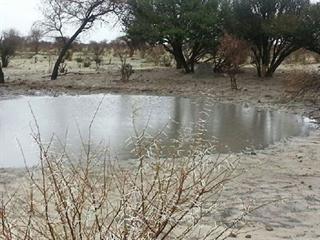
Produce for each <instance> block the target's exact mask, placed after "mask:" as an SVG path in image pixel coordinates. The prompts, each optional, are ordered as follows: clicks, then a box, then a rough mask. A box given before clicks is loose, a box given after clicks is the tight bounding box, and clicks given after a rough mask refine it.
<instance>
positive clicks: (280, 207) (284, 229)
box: [0, 69, 320, 240]
mask: <svg viewBox="0 0 320 240" xmlns="http://www.w3.org/2000/svg"><path fill="white" fill-rule="evenodd" d="M19 78H20V79H19ZM285 78H286V72H280V73H278V74H276V76H275V77H274V78H273V79H270V80H265V81H260V80H259V79H257V78H256V77H255V75H254V72H253V71H252V70H251V69H246V71H245V73H244V74H241V75H239V77H238V81H239V87H240V90H239V91H236V92H235V91H231V90H230V86H229V80H228V78H227V77H226V76H223V75H214V76H211V75H210V76H208V75H196V74H195V75H185V74H182V73H180V72H177V71H176V70H173V69H154V70H143V71H136V73H135V74H134V76H133V78H132V80H131V81H130V82H129V83H122V82H119V81H118V80H117V79H119V76H118V75H117V74H115V73H114V72H108V71H106V72H101V73H89V74H80V75H79V74H68V75H66V76H63V77H61V78H60V79H59V80H58V81H54V82H52V81H48V80H47V78H43V77H42V76H41V75H34V76H32V75H30V76H26V77H25V78H22V77H21V76H20V77H17V76H14V77H11V78H10V80H8V81H7V83H6V84H4V85H3V86H0V96H1V97H12V96H18V95H50V96H57V95H60V94H71V95H73V94H74V95H76V94H90V93H125V94H154V95H176V96H210V97H212V98H213V99H214V100H216V101H220V102H230V103H248V104H253V105H255V106H259V107H262V108H269V109H274V110H281V111H289V112H293V113H299V114H302V115H305V116H310V115H311V116H312V115H313V116H314V117H318V116H319V115H317V114H319V113H318V112H319V111H318V110H319V109H320V106H319V103H317V102H314V101H313V100H312V99H308V98H306V99H299V100H292V99H290V98H287V92H286V80H285ZM31 79H32V80H31ZM241 168H243V169H245V170H246V171H245V172H244V173H243V174H242V175H241V176H240V177H238V178H236V179H235V180H234V181H233V182H232V183H231V184H230V185H227V186H226V188H225V191H224V195H223V198H224V199H227V200H228V202H229V203H230V205H229V206H228V207H227V208H226V211H225V216H226V217H230V216H232V215H233V214H234V212H237V211H236V210H235V209H239V208H241V207H242V206H243V204H250V203H251V202H252V201H254V202H256V203H257V204H258V203H259V202H265V201H272V200H274V199H282V201H279V202H277V203H275V204H271V205H268V206H266V207H264V208H261V209H259V210H257V211H255V212H254V213H252V214H251V215H250V216H248V218H247V221H246V224H244V226H242V228H241V229H240V230H239V231H238V232H235V233H234V235H232V236H233V237H235V238H236V239H248V238H252V239H256V240H265V239H270V240H276V239H303V240H312V239H319V238H320V185H319V182H320V131H319V130H314V131H313V133H312V134H311V136H309V137H305V138H300V137H298V138H291V139H288V140H287V141H284V142H280V143H277V144H276V145H274V146H271V147H269V148H267V149H264V150H261V151H257V152H255V153H252V154H249V155H241ZM21 179H23V170H19V169H1V170H0V183H1V184H0V186H1V187H0V189H2V192H6V191H7V190H8V189H15V187H17V186H18V185H19V181H20V180H21ZM204 220H205V222H204V223H203V227H207V228H210V226H212V224H213V222H214V221H215V220H216V219H212V218H210V216H208V217H207V218H205V219H204Z"/></svg>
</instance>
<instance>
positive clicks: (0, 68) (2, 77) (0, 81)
mask: <svg viewBox="0 0 320 240" xmlns="http://www.w3.org/2000/svg"><path fill="white" fill-rule="evenodd" d="M2 83H4V74H3V71H2V67H1V63H0V84H2Z"/></svg>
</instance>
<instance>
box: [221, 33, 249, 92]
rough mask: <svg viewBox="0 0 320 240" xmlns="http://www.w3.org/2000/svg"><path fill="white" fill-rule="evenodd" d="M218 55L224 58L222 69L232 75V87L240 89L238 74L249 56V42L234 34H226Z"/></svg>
mask: <svg viewBox="0 0 320 240" xmlns="http://www.w3.org/2000/svg"><path fill="white" fill-rule="evenodd" d="M218 55H219V58H221V59H223V65H222V70H223V71H224V72H226V73H227V74H228V75H229V77H230V82H231V89H232V90H238V84H237V79H236V75H237V74H238V73H239V72H240V66H241V65H242V64H244V63H245V62H246V60H247V58H248V44H247V43H246V42H245V41H242V40H240V39H237V38H235V37H234V36H232V35H229V34H225V35H224V36H223V37H222V39H221V41H220V46H219V49H218Z"/></svg>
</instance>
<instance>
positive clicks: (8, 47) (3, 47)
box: [0, 29, 21, 68]
mask: <svg viewBox="0 0 320 240" xmlns="http://www.w3.org/2000/svg"><path fill="white" fill-rule="evenodd" d="M20 41H21V39H20V37H19V34H18V32H17V31H15V30H14V29H10V30H9V31H5V32H3V33H2V35H1V37H0V55H1V62H2V67H4V68H5V67H8V65H9V61H10V58H11V57H13V56H14V54H15V52H16V50H17V48H18V46H19V44H20Z"/></svg>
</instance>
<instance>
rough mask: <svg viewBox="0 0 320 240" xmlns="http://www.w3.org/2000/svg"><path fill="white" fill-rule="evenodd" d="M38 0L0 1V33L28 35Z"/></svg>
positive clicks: (101, 29)
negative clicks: (15, 30) (14, 32)
mask: <svg viewBox="0 0 320 240" xmlns="http://www.w3.org/2000/svg"><path fill="white" fill-rule="evenodd" d="M311 1H312V2H318V1H319V0H311ZM39 5H40V0H0V32H2V31H3V30H7V29H10V28H15V29H17V30H18V31H19V32H20V33H21V34H22V35H24V36H25V35H28V33H29V31H30V28H31V26H32V24H33V23H34V22H35V21H37V20H40V19H41V12H40V10H39ZM119 35H121V27H120V26H115V27H114V26H113V25H112V24H109V25H107V26H105V25H104V26H96V28H95V31H91V32H90V33H86V34H85V35H82V36H81V40H82V41H84V42H88V41H90V40H96V41H101V40H113V39H115V38H117V37H118V36H119Z"/></svg>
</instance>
